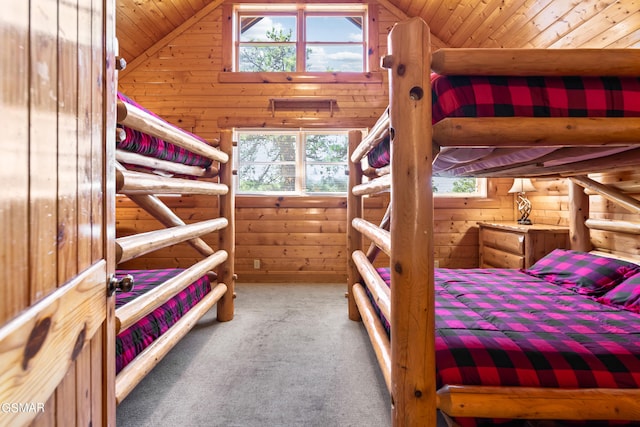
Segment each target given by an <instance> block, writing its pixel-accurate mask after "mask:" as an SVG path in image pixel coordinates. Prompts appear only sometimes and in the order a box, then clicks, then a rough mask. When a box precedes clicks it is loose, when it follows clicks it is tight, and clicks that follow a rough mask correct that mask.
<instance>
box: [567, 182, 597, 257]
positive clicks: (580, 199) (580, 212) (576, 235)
mask: <svg viewBox="0 0 640 427" xmlns="http://www.w3.org/2000/svg"><path fill="white" fill-rule="evenodd" d="M587 219H589V195H588V194H587V193H585V191H584V188H582V187H581V186H580V185H578V184H577V183H575V182H573V181H572V180H569V237H570V239H571V249H573V250H574V251H582V252H589V251H590V250H591V249H593V247H592V246H591V238H590V233H589V228H587V225H586V222H585V221H586V220H587Z"/></svg>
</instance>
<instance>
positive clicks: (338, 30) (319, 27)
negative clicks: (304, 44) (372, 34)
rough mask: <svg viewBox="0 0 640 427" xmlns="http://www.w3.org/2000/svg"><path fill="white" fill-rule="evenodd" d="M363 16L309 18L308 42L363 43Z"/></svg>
mask: <svg viewBox="0 0 640 427" xmlns="http://www.w3.org/2000/svg"><path fill="white" fill-rule="evenodd" d="M362 33H363V32H362V17H361V16H349V17H342V16H309V17H307V41H310V42H362Z"/></svg>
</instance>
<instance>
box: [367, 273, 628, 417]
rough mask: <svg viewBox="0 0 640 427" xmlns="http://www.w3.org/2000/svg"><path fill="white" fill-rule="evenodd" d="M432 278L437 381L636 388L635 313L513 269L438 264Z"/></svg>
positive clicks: (506, 384)
mask: <svg viewBox="0 0 640 427" xmlns="http://www.w3.org/2000/svg"><path fill="white" fill-rule="evenodd" d="M378 272H379V273H380V274H381V277H382V278H383V279H384V280H385V281H386V282H387V284H389V283H390V272H389V270H388V269H386V268H385V269H382V268H381V269H378ZM435 282H436V285H435V294H436V300H435V306H436V339H435V345H436V376H437V383H438V387H442V386H443V385H445V384H450V385H455V384H458V385H487V386H530V387H555V388H638V387H640V340H638V336H640V315H638V314H636V313H633V312H631V311H627V310H624V309H619V308H616V307H612V306H608V305H604V304H600V303H598V302H596V301H595V297H590V296H585V295H580V294H578V293H577V292H575V291H573V290H571V289H567V288H566V287H563V286H559V285H555V284H552V283H549V282H547V281H545V280H542V279H539V278H536V277H532V276H530V275H528V274H526V273H524V272H522V271H519V270H503V269H464V270H461V269H436V272H435ZM383 322H384V324H385V325H386V327H387V328H388V323H387V322H386V320H384V319H383ZM387 332H389V329H387ZM461 421H462V420H461ZM468 421H469V420H467V422H462V424H463V425H474V424H469V423H468ZM493 422H495V420H493Z"/></svg>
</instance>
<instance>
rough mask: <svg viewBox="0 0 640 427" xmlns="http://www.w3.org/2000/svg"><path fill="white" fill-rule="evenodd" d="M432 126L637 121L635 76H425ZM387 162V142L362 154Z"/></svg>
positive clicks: (639, 93) (639, 105)
mask: <svg viewBox="0 0 640 427" xmlns="http://www.w3.org/2000/svg"><path fill="white" fill-rule="evenodd" d="M431 86H432V87H431V94H432V105H433V113H432V114H433V116H432V123H437V122H439V121H440V120H442V119H445V118H447V117H640V77H628V78H619V77H512V76H508V77H504V76H441V75H438V74H432V75H431ZM368 161H369V164H370V165H371V166H372V167H382V166H385V165H387V164H389V144H388V141H386V143H382V144H380V145H379V146H378V147H377V148H376V149H374V150H372V151H371V153H369V155H368Z"/></svg>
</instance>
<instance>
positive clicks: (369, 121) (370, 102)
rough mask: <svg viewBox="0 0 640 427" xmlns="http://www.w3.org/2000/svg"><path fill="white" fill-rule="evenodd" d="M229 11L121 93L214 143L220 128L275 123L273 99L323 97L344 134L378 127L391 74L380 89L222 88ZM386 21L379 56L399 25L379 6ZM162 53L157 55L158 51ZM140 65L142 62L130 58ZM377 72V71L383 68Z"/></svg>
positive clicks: (209, 18)
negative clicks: (332, 102) (191, 122)
mask: <svg viewBox="0 0 640 427" xmlns="http://www.w3.org/2000/svg"><path fill="white" fill-rule="evenodd" d="M222 9H223V8H222V7H218V8H217V9H214V10H213V11H212V12H211V13H209V14H208V15H206V16H204V17H203V18H202V19H201V20H200V21H198V22H197V23H195V24H194V25H193V26H192V27H191V28H189V29H187V30H185V31H183V32H180V34H179V35H177V36H176V37H175V38H174V39H172V40H171V41H169V42H168V44H166V45H164V46H162V47H156V49H154V51H155V53H154V54H153V55H151V56H150V57H149V58H148V59H147V60H146V61H144V62H143V63H141V64H140V65H137V64H134V66H135V65H137V66H135V68H131V67H127V69H125V70H124V71H123V72H121V74H120V80H119V85H120V87H119V89H120V90H121V91H122V92H123V93H125V94H127V95H128V96H130V97H132V98H134V99H135V100H136V101H138V102H140V103H141V104H143V105H144V106H145V107H146V108H149V109H151V110H152V111H154V112H155V113H157V114H159V115H161V116H163V117H172V118H173V117H186V118H189V119H195V128H194V131H195V133H197V134H198V135H200V136H202V137H204V138H206V139H209V140H211V139H214V138H217V137H218V136H219V122H221V123H222V122H223V123H233V122H234V121H236V122H237V121H242V120H244V119H247V118H250V119H256V120H258V121H259V120H271V119H272V111H271V108H270V102H269V99H270V98H283V97H292V96H322V97H327V98H332V99H336V100H337V108H335V110H334V113H333V118H332V120H333V121H334V122H336V123H340V124H339V125H337V126H344V127H347V128H348V127H354V123H365V124H366V125H367V126H371V125H373V124H374V123H375V121H376V120H377V118H378V117H379V116H380V114H382V112H383V111H384V109H385V108H386V106H387V103H388V87H387V86H388V85H387V82H386V78H387V77H386V71H379V70H378V71H376V72H375V73H377V77H378V78H377V79H375V80H376V81H375V82H364V83H347V82H339V83H318V84H305V83H267V84H262V83H220V82H219V80H218V74H219V73H222V72H223V71H222V70H223V64H222V44H223V40H222V39H223V35H222V34H223V33H222V32H223V28H222V24H221V20H222ZM374 11H376V12H377V15H378V19H377V23H378V34H379V35H378V40H379V44H378V45H377V46H374V49H375V50H376V51H377V52H385V51H386V43H387V41H386V39H387V33H388V30H389V29H390V28H391V27H392V26H393V24H394V23H395V22H396V21H397V20H398V18H397V17H396V16H395V15H393V14H392V13H390V12H388V11H387V10H386V9H385V8H383V7H380V6H377V7H376V6H374ZM156 50H157V51H156ZM126 59H127V61H128V62H130V63H134V62H135V59H134V58H126ZM375 67H376V68H377V64H375ZM329 114H330V113H329V112H327V111H291V112H290V111H284V112H281V113H280V112H279V113H278V115H277V116H276V119H280V120H282V119H287V118H300V117H304V118H307V119H308V118H320V119H325V118H329Z"/></svg>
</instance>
